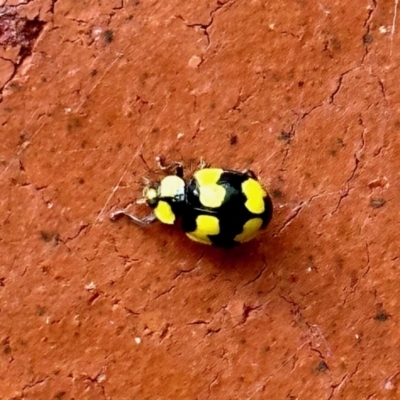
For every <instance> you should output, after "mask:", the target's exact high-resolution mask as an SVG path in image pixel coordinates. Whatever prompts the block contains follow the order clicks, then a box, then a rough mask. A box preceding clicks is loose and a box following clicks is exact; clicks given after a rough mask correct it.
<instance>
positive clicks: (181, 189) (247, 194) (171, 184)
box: [110, 158, 273, 248]
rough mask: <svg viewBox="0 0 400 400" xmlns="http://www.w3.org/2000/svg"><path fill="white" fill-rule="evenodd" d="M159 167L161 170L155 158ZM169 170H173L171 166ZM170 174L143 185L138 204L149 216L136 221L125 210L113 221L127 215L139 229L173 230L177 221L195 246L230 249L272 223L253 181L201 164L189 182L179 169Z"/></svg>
mask: <svg viewBox="0 0 400 400" xmlns="http://www.w3.org/2000/svg"><path fill="white" fill-rule="evenodd" d="M158 162H159V166H160V168H162V169H164V170H165V169H170V168H171V166H168V167H164V166H162V165H161V162H160V158H158ZM171 165H172V164H171ZM173 166H174V167H175V171H174V174H171V175H167V176H165V177H164V178H163V179H161V181H159V182H149V181H147V182H146V185H145V188H144V190H143V199H141V200H139V201H138V202H139V203H145V204H147V205H148V206H150V207H151V208H152V209H153V210H152V212H151V213H150V214H149V215H147V216H146V217H144V218H142V219H141V218H138V217H137V216H135V215H132V214H129V213H128V212H126V211H125V210H118V211H115V212H113V213H112V214H111V216H110V217H111V219H112V220H115V219H116V218H118V217H120V216H122V215H125V216H127V217H129V218H130V219H131V220H132V221H133V222H134V223H136V224H137V225H141V226H146V225H150V224H151V223H153V222H155V221H157V220H159V221H161V222H162V223H164V224H169V225H172V224H174V223H175V222H176V221H177V220H178V219H180V221H181V224H182V229H183V231H184V232H185V233H186V235H187V236H188V237H189V238H190V239H191V240H194V241H195V242H199V243H203V244H209V245H214V246H218V247H225V248H229V247H232V246H235V245H237V244H240V243H244V242H247V241H249V240H251V239H253V238H254V237H255V236H256V235H257V233H258V232H259V230H260V229H262V228H264V227H266V226H267V225H268V223H269V222H270V220H271V218H272V209H273V206H272V201H271V197H270V196H269V194H268V193H267V191H266V190H265V189H264V188H263V187H262V186H261V184H260V183H259V181H258V178H257V176H256V175H255V174H254V173H253V172H252V171H249V170H246V171H244V172H239V171H234V170H226V169H222V168H209V167H205V165H204V164H203V165H202V166H201V167H200V168H199V169H198V170H197V171H196V172H195V173H194V174H193V177H192V178H191V179H190V180H188V181H187V180H185V179H184V176H183V167H182V165H181V164H179V163H174V164H173Z"/></svg>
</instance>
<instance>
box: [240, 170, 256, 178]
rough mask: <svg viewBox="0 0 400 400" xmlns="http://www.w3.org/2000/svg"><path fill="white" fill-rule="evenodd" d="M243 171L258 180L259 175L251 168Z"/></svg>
mask: <svg viewBox="0 0 400 400" xmlns="http://www.w3.org/2000/svg"><path fill="white" fill-rule="evenodd" d="M243 173H244V174H245V175H247V176H248V177H250V178H253V179H255V180H256V181H258V178H257V175H256V174H255V173H254V172H253V171H252V170H251V169H245V170H244V171H243Z"/></svg>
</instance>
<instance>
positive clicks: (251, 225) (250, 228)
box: [235, 218, 263, 243]
mask: <svg viewBox="0 0 400 400" xmlns="http://www.w3.org/2000/svg"><path fill="white" fill-rule="evenodd" d="M262 223H263V221H262V219H261V218H252V219H249V220H248V221H247V222H246V223H245V224H244V226H243V231H242V233H239V235H236V236H235V241H236V242H240V243H244V242H248V241H249V240H251V239H253V238H254V237H255V236H257V233H258V231H259V230H260V228H261V225H262Z"/></svg>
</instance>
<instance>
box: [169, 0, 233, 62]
mask: <svg viewBox="0 0 400 400" xmlns="http://www.w3.org/2000/svg"><path fill="white" fill-rule="evenodd" d="M233 3H234V1H233V0H228V1H226V2H222V1H218V2H217V6H216V7H215V8H214V9H213V10H211V11H210V18H209V20H208V21H207V22H206V23H205V24H201V23H196V22H194V23H189V22H188V21H187V20H186V19H185V18H184V17H183V16H182V15H180V14H177V15H175V18H178V19H179V20H181V21H182V22H183V23H184V24H185V25H186V26H187V27H188V28H198V29H200V30H201V31H202V32H203V34H204V36H205V37H206V40H207V50H208V48H209V47H210V45H211V39H210V34H209V32H208V29H209V28H210V27H211V25H212V24H213V22H214V14H215V13H217V12H218V11H219V10H220V9H222V8H224V7H225V6H227V5H228V4H229V5H232V4H233ZM203 61H204V60H203ZM203 61H202V62H201V63H200V65H201V64H202V63H203Z"/></svg>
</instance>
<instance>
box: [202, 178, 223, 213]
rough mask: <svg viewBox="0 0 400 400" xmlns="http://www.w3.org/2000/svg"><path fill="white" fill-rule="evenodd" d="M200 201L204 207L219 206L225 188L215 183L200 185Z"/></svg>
mask: <svg viewBox="0 0 400 400" xmlns="http://www.w3.org/2000/svg"><path fill="white" fill-rule="evenodd" d="M199 190H200V203H201V204H202V205H203V206H205V207H210V208H216V207H220V206H221V204H222V203H223V202H224V199H225V194H226V190H225V188H224V187H223V186H219V185H217V184H212V185H203V186H200V188H199Z"/></svg>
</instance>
